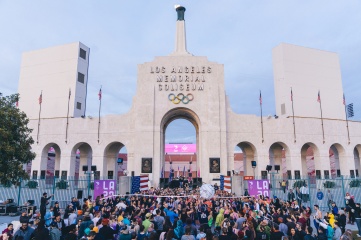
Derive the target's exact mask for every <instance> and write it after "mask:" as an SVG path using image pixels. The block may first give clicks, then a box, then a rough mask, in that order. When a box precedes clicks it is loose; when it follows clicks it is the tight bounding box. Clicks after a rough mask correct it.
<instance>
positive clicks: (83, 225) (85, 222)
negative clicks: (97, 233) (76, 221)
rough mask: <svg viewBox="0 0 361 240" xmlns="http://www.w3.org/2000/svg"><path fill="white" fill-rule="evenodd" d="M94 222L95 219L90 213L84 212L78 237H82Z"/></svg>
mask: <svg viewBox="0 0 361 240" xmlns="http://www.w3.org/2000/svg"><path fill="white" fill-rule="evenodd" d="M91 224H93V221H92V220H91V219H90V216H89V214H85V213H84V217H83V220H82V222H81V224H80V227H79V231H78V239H80V238H82V237H83V236H84V233H85V229H87V228H89V226H90V225H91Z"/></svg>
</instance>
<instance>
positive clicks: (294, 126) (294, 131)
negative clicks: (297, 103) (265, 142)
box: [291, 88, 296, 142]
mask: <svg viewBox="0 0 361 240" xmlns="http://www.w3.org/2000/svg"><path fill="white" fill-rule="evenodd" d="M291 102H292V120H293V137H294V142H296V124H295V111H294V108H293V92H292V88H291Z"/></svg>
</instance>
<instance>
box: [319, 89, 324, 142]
mask: <svg viewBox="0 0 361 240" xmlns="http://www.w3.org/2000/svg"><path fill="white" fill-rule="evenodd" d="M318 100H319V101H318V102H319V103H320V112H321V126H322V138H323V143H325V131H324V129H323V117H322V104H321V95H320V91H318Z"/></svg>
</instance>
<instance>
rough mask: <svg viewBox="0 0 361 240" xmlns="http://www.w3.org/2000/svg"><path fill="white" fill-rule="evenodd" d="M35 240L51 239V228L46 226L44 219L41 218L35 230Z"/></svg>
mask: <svg viewBox="0 0 361 240" xmlns="http://www.w3.org/2000/svg"><path fill="white" fill-rule="evenodd" d="M33 239H34V240H51V237H50V233H49V230H48V229H47V228H46V226H45V221H44V219H41V220H40V221H39V222H38V224H37V227H36V229H35V231H34V238H33Z"/></svg>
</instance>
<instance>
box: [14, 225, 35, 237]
mask: <svg viewBox="0 0 361 240" xmlns="http://www.w3.org/2000/svg"><path fill="white" fill-rule="evenodd" d="M19 236H22V237H24V240H30V239H31V238H32V237H34V229H32V228H31V227H29V226H28V227H27V228H26V229H25V230H23V229H22V228H21V227H20V229H19V230H17V231H16V233H15V234H14V238H13V239H15V240H16V239H17V237H19Z"/></svg>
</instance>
